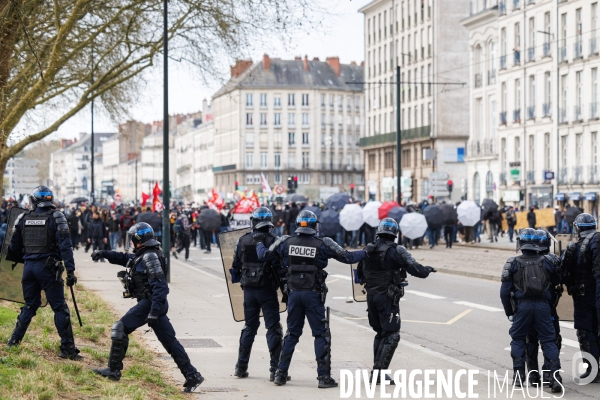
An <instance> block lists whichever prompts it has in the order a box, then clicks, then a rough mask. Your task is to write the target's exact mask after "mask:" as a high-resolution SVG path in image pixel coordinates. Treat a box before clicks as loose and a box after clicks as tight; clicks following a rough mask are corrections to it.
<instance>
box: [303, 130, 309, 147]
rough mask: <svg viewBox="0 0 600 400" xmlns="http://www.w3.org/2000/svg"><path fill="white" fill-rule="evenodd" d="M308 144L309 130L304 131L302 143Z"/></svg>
mask: <svg viewBox="0 0 600 400" xmlns="http://www.w3.org/2000/svg"><path fill="white" fill-rule="evenodd" d="M308 144H309V143H308V132H302V145H303V146H307V145H308Z"/></svg>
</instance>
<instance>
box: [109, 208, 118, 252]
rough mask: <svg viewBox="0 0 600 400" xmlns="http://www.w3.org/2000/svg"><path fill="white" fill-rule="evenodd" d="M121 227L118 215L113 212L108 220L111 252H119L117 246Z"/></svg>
mask: <svg viewBox="0 0 600 400" xmlns="http://www.w3.org/2000/svg"><path fill="white" fill-rule="evenodd" d="M119 225H120V224H119V218H118V216H117V213H116V212H115V211H114V210H112V211H111V212H110V218H109V220H108V238H109V240H110V248H111V250H117V245H118V244H119V231H120V230H121V228H120V226H119Z"/></svg>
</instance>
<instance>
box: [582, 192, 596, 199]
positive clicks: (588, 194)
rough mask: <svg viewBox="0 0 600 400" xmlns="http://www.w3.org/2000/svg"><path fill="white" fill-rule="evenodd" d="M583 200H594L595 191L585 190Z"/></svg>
mask: <svg viewBox="0 0 600 400" xmlns="http://www.w3.org/2000/svg"><path fill="white" fill-rule="evenodd" d="M583 199H584V200H589V201H596V192H587V193H586V194H584V195H583Z"/></svg>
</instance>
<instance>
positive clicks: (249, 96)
mask: <svg viewBox="0 0 600 400" xmlns="http://www.w3.org/2000/svg"><path fill="white" fill-rule="evenodd" d="M253 105H254V104H252V93H246V107H252V106H253Z"/></svg>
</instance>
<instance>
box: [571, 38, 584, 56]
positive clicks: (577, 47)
mask: <svg viewBox="0 0 600 400" xmlns="http://www.w3.org/2000/svg"><path fill="white" fill-rule="evenodd" d="M578 58H583V41H582V40H579V41H577V42H575V43H573V59H574V60H576V59H578Z"/></svg>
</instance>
